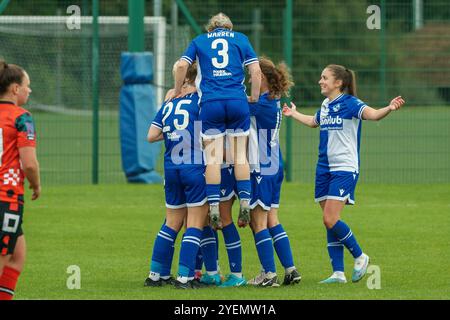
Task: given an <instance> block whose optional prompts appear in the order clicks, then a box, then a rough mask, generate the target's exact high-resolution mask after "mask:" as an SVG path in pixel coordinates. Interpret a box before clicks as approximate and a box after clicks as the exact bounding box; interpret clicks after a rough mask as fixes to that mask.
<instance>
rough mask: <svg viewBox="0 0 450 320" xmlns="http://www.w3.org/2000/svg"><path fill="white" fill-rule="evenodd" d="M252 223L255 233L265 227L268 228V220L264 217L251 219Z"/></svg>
mask: <svg viewBox="0 0 450 320" xmlns="http://www.w3.org/2000/svg"><path fill="white" fill-rule="evenodd" d="M250 224H251V227H252V230H253V232H254V233H258V232H260V231H262V230H264V229H267V221H265V220H264V221H263V220H262V219H254V218H253V219H251V220H250Z"/></svg>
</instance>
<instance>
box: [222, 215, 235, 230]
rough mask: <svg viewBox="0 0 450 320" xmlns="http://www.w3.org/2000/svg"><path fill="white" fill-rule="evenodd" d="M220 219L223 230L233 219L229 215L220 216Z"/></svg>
mask: <svg viewBox="0 0 450 320" xmlns="http://www.w3.org/2000/svg"><path fill="white" fill-rule="evenodd" d="M220 219H221V220H222V227H224V228H225V227H226V226H228V225H230V224H232V223H233V218H232V217H231V215H230V214H223V215H222V214H221V215H220Z"/></svg>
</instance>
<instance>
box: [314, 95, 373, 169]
mask: <svg viewBox="0 0 450 320" xmlns="http://www.w3.org/2000/svg"><path fill="white" fill-rule="evenodd" d="M365 107H367V105H366V104H365V103H364V102H362V101H361V100H359V99H358V98H356V97H354V96H351V95H349V94H341V95H339V96H338V97H336V98H335V99H334V100H333V101H329V99H325V100H324V101H323V103H322V106H321V107H320V109H319V110H318V111H317V113H316V115H315V117H314V121H315V122H316V124H317V125H319V126H320V143H319V161H318V164H317V168H318V170H322V171H350V172H357V173H358V172H359V146H360V141H361V120H362V113H363V111H364V108H365Z"/></svg>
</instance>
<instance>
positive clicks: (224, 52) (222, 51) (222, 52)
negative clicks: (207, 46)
mask: <svg viewBox="0 0 450 320" xmlns="http://www.w3.org/2000/svg"><path fill="white" fill-rule="evenodd" d="M218 45H220V46H221V48H218ZM211 49H213V50H216V49H220V50H219V51H218V52H217V54H218V55H219V56H221V57H222V62H219V60H218V59H217V58H212V64H213V66H214V67H216V68H217V69H223V68H225V67H226V66H227V65H228V60H229V59H228V41H227V40H225V39H216V40H214V41H213V42H212V43H211Z"/></svg>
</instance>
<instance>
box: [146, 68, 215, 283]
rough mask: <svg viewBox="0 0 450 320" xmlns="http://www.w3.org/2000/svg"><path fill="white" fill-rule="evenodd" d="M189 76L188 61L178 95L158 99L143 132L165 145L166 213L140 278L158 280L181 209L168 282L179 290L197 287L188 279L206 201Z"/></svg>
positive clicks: (192, 75)
mask: <svg viewBox="0 0 450 320" xmlns="http://www.w3.org/2000/svg"><path fill="white" fill-rule="evenodd" d="M195 76H196V67H195V65H192V66H190V68H189V70H188V72H187V75H186V80H185V83H184V85H183V87H182V95H181V97H180V98H177V99H172V100H171V101H166V102H165V103H164V105H163V106H162V107H161V108H160V110H159V111H158V113H157V115H156V116H155V119H154V120H153V122H152V125H151V127H150V130H149V133H148V140H149V141H150V142H154V141H159V140H162V139H164V143H165V146H166V150H165V154H164V178H165V183H164V189H165V195H166V208H167V211H166V212H167V213H166V222H165V224H164V225H163V226H162V228H161V230H160V231H159V233H158V236H157V237H156V240H155V244H154V247H153V255H152V263H151V272H150V275H149V278H148V279H147V280H146V283H145V285H147V286H159V285H161V284H162V282H163V280H162V279H161V278H160V276H161V272H162V270H163V268H165V267H166V268H167V266H168V265H169V264H170V263H171V261H172V256H173V245H174V243H175V240H176V237H177V235H178V232H179V231H180V229H181V227H182V226H183V221H184V218H185V216H186V213H187V223H186V224H187V229H186V232H185V234H184V237H183V240H182V242H181V249H180V259H179V266H178V278H177V280H175V281H174V284H175V287H176V288H183V289H186V288H193V287H196V286H198V282H195V281H193V278H194V268H195V258H196V255H197V252H198V250H199V247H200V241H201V239H202V232H203V227H204V225H205V221H206V218H207V215H208V205H207V198H206V193H205V179H204V171H205V166H204V164H203V161H202V150H201V145H200V142H199V141H196V139H195V137H197V135H196V132H195V125H194V123H195V122H196V121H198V114H199V108H198V98H199V97H198V95H197V93H196V87H195V84H194V79H195ZM197 134H199V133H197ZM186 207H187V211H186ZM170 253H172V255H170ZM169 260H170V261H169Z"/></svg>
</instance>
